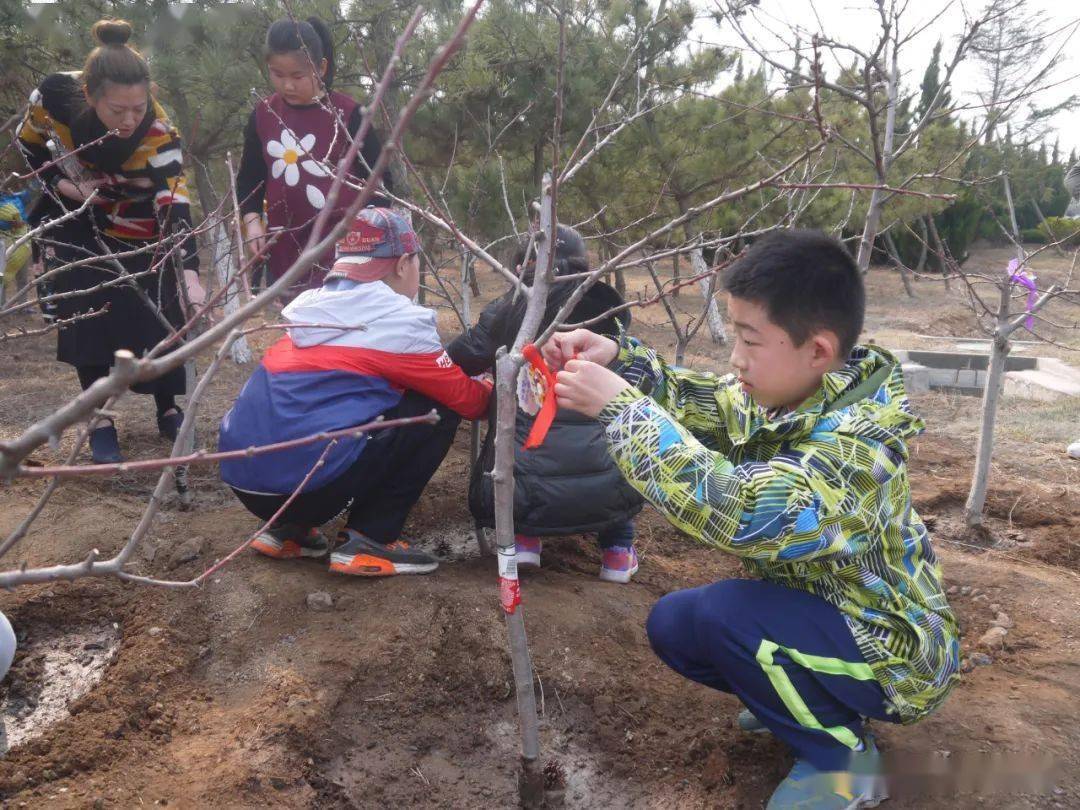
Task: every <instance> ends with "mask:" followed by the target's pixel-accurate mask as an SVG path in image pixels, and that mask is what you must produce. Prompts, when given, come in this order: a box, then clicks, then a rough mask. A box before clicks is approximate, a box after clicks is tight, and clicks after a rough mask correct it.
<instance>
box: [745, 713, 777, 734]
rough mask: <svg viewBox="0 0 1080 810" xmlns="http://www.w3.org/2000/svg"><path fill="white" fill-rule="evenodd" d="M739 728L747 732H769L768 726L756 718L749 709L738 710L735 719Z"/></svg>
mask: <svg viewBox="0 0 1080 810" xmlns="http://www.w3.org/2000/svg"><path fill="white" fill-rule="evenodd" d="M737 722H738V724H739V729H740V730H741V731H745V732H747V733H748V734H770V733H771V732H770V731H769V727H768V726H766V725H765V724H764V723H762V722H761V721H760V720H758V719H757V715H756V714H754V713H753V712H752V711H750V710H749V709H743V710H742V711H741V712H739V717H738V720H737Z"/></svg>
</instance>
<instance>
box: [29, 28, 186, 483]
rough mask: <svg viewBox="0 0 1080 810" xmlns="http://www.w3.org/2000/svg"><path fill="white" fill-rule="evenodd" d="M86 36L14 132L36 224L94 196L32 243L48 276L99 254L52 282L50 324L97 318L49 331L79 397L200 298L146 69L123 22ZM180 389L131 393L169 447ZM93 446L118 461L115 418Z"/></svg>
mask: <svg viewBox="0 0 1080 810" xmlns="http://www.w3.org/2000/svg"><path fill="white" fill-rule="evenodd" d="M93 34H94V37H95V39H96V40H97V41H98V43H100V44H99V46H98V47H97V48H95V49H94V50H93V51H92V52H91V53H90V55H89V57H88V58H87V60H86V64H85V66H84V67H83V70H82V71H81V72H78V73H53V74H51V75H49V76H46V77H45V79H44V80H43V81H42V83H41V85H40V86H39V87H38V88H37V89H36V90H35V91H34V92H33V94H32V95H31V97H30V107H29V110H28V112H27V114H26V117H25V119H24V120H23V123H22V126H21V128H20V130H19V145H20V147H21V148H22V151H23V154H24V155H25V156H26V159H27V161H28V163H29V164H30V167H31V168H32V169H34V170H36V171H38V173H39V179H40V180H41V182H42V184H43V186H44V188H45V193H44V195H43V196H42V198H41V201H40V202H39V204H38V206H37V207H36V208H35V210H34V212H33V213H32V214H31V216H30V219H31V223H32V224H40V223H41V222H44V221H46V220H51V219H57V218H59V217H60V216H62V215H63V214H64V213H65V212H67V211H72V210H74V209H77V208H78V207H79V206H81V205H82V204H83V203H84V202H85V201H86V199H87V198H88V197H89V196H90V195H91V194H94V199H93V201H92V204H91V205H90V206H88V208H87V210H86V211H84V212H83V213H81V214H79V215H78V216H75V217H73V218H71V219H68V220H65V221H64V222H63V223H60V224H58V225H56V226H54V227H53V228H50V229H49V230H47V231H45V232H44V233H43V234H42V236H41V237H40V240H39V243H40V244H39V247H40V248H42V249H43V252H44V256H45V262H46V271H48V270H50V269H55V268H60V267H63V266H64V265H68V264H71V263H73V262H77V261H79V260H82V259H87V258H94V257H98V258H100V261H98V262H93V263H90V264H85V265H80V266H77V267H72V268H68V269H63V270H60V272H59V273H57V274H56V275H55V276H54V277H52V281H53V287H52V292H53V294H54V295H56V296H58V297H57V298H56V299H55V304H56V316H57V317H58V318H61V319H64V318H72V317H74V316H76V315H79V314H85V313H89V312H98V311H101V312H100V314H97V315H94V316H93V317H89V318H86V319H84V320H79V321H75V322H73V323H71V324H68V325H66V326H65V327H64V328H62V329H60V330H59V332H58V333H57V350H56V357H57V359H58V360H60V361H61V362H64V363H68V364H69V365H72V366H75V369H76V371H77V372H78V375H79V382H80V383H81V384H82V387H83V388H84V389H86V388H88V387H89V386H90V385H91V384H93V383H94V382H95V381H96V380H98V379H99V378H101V377H103V376H105V375H106V374H108V372H109V366H110V365H111V364H112V362H113V357H114V355H115V352H116V351H117V350H118V349H128V350H130V351H132V352H133V353H134V354H135V355H136V356H139V355H142V354H144V353H145V352H147V351H148V350H149V349H151V348H152V347H154V346H155V345H156V344H157V343H159V342H160V341H161V340H162V339H163V338H165V337H166V336H168V335H169V334H171V333H172V332H173V330H174V327H176V326H179V325H180V324H182V323H183V322H184V311H185V301H184V299H185V298H186V299H187V301H186V303H187V304H189V305H194V304H198V303H201V302H202V300H203V297H204V293H203V290H202V287H201V285H200V284H199V277H198V266H199V265H198V255H197V252H196V245H195V240H194V237H193V236H192V235H191V234H190V230H191V212H190V209H189V205H188V197H187V186H186V181H185V179H184V174H183V169H182V161H181V150H180V138H179V136H178V135H177V132H176V129H175V128H174V127H173V126H172V124H171V123H170V122H169V119H168V117H167V116H166V114H165V111H164V110H163V109H162V107H161V105H160V104H158V102H157V101H156V100H155V99H154V97H153V96H152V95H151V92H150V68H149V65H148V64H147V62H146V60H145V59H144V58H143V56H142V55H141V54H140V53H139V52H138V51H136V50H135V49H134V48H132V47H130V46H129V45H127V40H128V39H129V37H130V36H131V26H130V25H129V24H128V23H126V22H123V21H120V20H101V21H99V22H97V23H95V24H94V27H93ZM170 250H171V251H172V252H171V253H170ZM133 251H135V252H133ZM125 276H129V277H130V278H126V279H125V278H124V277H125ZM181 279H182V280H183V284H181V283H180V280H181ZM104 285H107V286H104ZM184 382H185V377H184V369H183V368H180V369H177V370H175V371H174V372H171V373H169V374H166V375H164V376H163V377H161V378H159V379H157V380H153V381H152V382H150V383H147V384H145V385H143V386H139V387H137V388H136V389H134V390H136V391H137V392H139V393H146V394H153V395H154V400H155V403H156V405H157V424H158V430H159V431H160V433H161V435H162V436H164V437H165V438H168V439H175V437H176V432H177V430H178V428H179V426H180V422H181V419H182V413H181V411H180V409H179V408H178V407H177V405H176V402H175V397H176V396H177V395H179V394H182V393H183V392H184ZM90 446H91V451H92V453H93V458H94V461H95V462H97V463H107V462H114V461H119V460H121V456H120V446H119V440H118V437H117V433H116V427H115V426H114V425H113V424H112V423H111V422H109V423H107V424H106V425H105V426H103V427H99V428H97V429H96V430H95V431H94V432H93V433H92V434H91V436H90Z"/></svg>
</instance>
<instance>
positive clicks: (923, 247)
mask: <svg viewBox="0 0 1080 810" xmlns="http://www.w3.org/2000/svg"><path fill="white" fill-rule="evenodd" d="M918 222H919V245H920V247H919V263H918V264H917V265H915V272H916V273H923V272H925V271H926V255H927V254H928V253H929V252H930V248H929V245H927V241H928V240H929V239H930V236H929V234H927V233H926V220H925V219H924V218H923V217H919V220H918Z"/></svg>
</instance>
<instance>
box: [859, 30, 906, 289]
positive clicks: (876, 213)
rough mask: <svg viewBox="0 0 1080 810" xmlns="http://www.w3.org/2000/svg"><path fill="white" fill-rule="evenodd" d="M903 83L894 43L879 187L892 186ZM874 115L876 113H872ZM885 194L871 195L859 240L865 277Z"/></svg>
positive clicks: (876, 193) (877, 191)
mask: <svg viewBox="0 0 1080 810" xmlns="http://www.w3.org/2000/svg"><path fill="white" fill-rule="evenodd" d="M899 83H900V70H899V66H898V65H897V61H896V44H895V42H894V43H893V50H892V70H890V71H889V88H888V101H887V102H886V103H887V106H886V112H885V136H884V138H883V139H882V141H883V142H882V145H881V159H880V162H879V164H878V171H877V184H878V185H879V186H884V185H886V184H887V183H888V177H889V169H890V167H891V166H892V161H893V154H892V151H893V140H894V138H895V135H896V104H897V95H898V85H899ZM870 114H871V115H873V114H874V113H870ZM884 197H885V192H883V191H882V190H881V189H879V188H875V189H874V190H873V191H872V192H870V206H869V207H868V208H867V209H866V222H864V223H863V233H862V239H861V240H860V241H859V255H858V257H857V258H856V260H855V262H856V264H857V265H858V267H859V272H860V273H863V274H864V275H865V274H866V272H867V271H868V270H869V269H870V258H871V255H872V254H873V252H874V240H875V239H876V238H877V234H878V229H879V227H880V226H881V211H882V208H884V206H885V199H884Z"/></svg>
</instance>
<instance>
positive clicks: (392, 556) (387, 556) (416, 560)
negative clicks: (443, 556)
mask: <svg viewBox="0 0 1080 810" xmlns="http://www.w3.org/2000/svg"><path fill="white" fill-rule="evenodd" d="M338 539H339V540H341V541H342V542H341V545H339V546H338V547H337V548H336V549H334V553H333V554H331V555H330V570H331V571H337V572H338V573H339V574H350V575H352V576H354V577H392V576H394V575H395V574H430V573H431V572H432V571H434V570H435V569H436V568H438V567H439V561H438V560H437V559H435V558H434V557H432V556H431V555H430V554H425V553H424V552H422V551H414V550H412V549H411V548H409V544H408V543H406V542H404V541H403V540H395V541H394V542H393V543H387V544H386V545H383V544H382V543H376V542H375V541H374V540H372V539H371V538H370V537H366V536H365V535H363V534H361V533H360V532H358V531H355V530H354V529H346V530H345V531H343V532H339V533H338Z"/></svg>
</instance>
